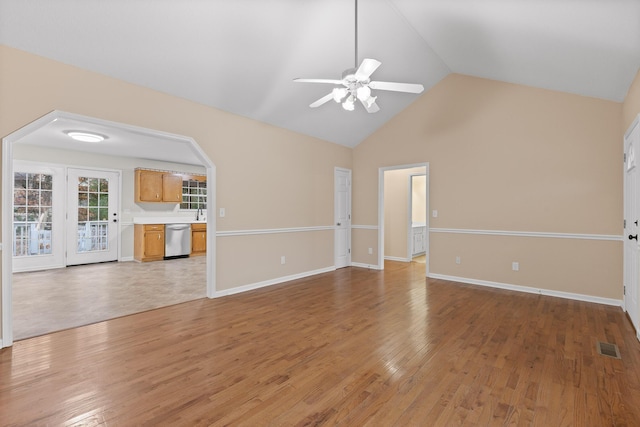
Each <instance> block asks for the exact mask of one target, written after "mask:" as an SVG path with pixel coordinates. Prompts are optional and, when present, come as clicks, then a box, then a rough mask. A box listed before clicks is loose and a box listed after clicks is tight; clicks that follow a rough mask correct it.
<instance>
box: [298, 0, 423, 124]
mask: <svg viewBox="0 0 640 427" xmlns="http://www.w3.org/2000/svg"><path fill="white" fill-rule="evenodd" d="M355 6H356V8H355V24H356V25H355V28H356V31H355V33H356V37H355V46H356V55H355V57H356V58H355V59H356V61H355V67H354V68H350V69H348V70H346V71H344V72H343V73H342V80H331V79H294V80H293V81H294V82H300V83H328V84H333V85H341V86H344V87H336V88H334V89H333V90H332V91H331V93H329V94H328V95H325V96H323V97H322V98H320V99H318V100H317V101H316V102H314V103H312V104H311V105H309V107H311V108H317V107H319V106H321V105H323V104H325V103H327V102H329V101H330V100H332V99H333V100H334V101H336V102H337V103H342V108H344V109H345V110H347V111H353V110H354V109H355V101H356V100H358V101H360V103H361V104H362V106H363V107H364V108H365V110H367V112H368V113H376V112H378V111H380V107H379V106H378V104H376V99H377V98H378V97H377V96H372V95H371V89H374V90H388V91H392V92H407V93H421V92H422V91H423V90H424V87H423V86H422V85H421V84H413V83H394V82H377V81H371V80H370V79H369V77H371V74H373V72H374V71H375V70H376V69H377V68H378V67H379V66H380V64H381V62H380V61H376V60H375V59H370V58H366V59H364V60H363V61H362V64H360V67H358V0H355ZM345 98H346V99H345Z"/></svg>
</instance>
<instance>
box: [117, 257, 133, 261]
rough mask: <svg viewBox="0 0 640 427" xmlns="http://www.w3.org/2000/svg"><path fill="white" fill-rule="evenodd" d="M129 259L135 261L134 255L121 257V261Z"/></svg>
mask: <svg viewBox="0 0 640 427" xmlns="http://www.w3.org/2000/svg"><path fill="white" fill-rule="evenodd" d="M129 261H134V259H133V257H132V256H126V257H122V258H120V262H129Z"/></svg>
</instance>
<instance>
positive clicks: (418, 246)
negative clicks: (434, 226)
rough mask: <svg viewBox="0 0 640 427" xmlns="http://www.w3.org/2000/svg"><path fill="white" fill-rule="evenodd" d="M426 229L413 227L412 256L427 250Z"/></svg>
mask: <svg viewBox="0 0 640 427" xmlns="http://www.w3.org/2000/svg"><path fill="white" fill-rule="evenodd" d="M426 240H427V239H426V227H413V251H412V252H411V255H412V256H416V255H418V254H421V253H424V252H426V250H427V242H426Z"/></svg>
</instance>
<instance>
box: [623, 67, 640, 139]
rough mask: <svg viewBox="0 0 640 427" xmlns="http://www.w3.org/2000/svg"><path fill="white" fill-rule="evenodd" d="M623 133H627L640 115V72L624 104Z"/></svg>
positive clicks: (639, 71)
mask: <svg viewBox="0 0 640 427" xmlns="http://www.w3.org/2000/svg"><path fill="white" fill-rule="evenodd" d="M622 112H623V120H622V129H623V130H622V132H623V133H624V132H626V131H627V129H628V128H629V126H631V123H632V122H633V120H634V119H635V118H636V117H637V116H638V114H640V70H638V73H637V74H636V78H635V79H634V80H633V82H632V83H631V87H629V91H628V92H627V96H626V98H625V99H624V103H623V104H622Z"/></svg>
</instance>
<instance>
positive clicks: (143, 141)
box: [2, 111, 215, 346]
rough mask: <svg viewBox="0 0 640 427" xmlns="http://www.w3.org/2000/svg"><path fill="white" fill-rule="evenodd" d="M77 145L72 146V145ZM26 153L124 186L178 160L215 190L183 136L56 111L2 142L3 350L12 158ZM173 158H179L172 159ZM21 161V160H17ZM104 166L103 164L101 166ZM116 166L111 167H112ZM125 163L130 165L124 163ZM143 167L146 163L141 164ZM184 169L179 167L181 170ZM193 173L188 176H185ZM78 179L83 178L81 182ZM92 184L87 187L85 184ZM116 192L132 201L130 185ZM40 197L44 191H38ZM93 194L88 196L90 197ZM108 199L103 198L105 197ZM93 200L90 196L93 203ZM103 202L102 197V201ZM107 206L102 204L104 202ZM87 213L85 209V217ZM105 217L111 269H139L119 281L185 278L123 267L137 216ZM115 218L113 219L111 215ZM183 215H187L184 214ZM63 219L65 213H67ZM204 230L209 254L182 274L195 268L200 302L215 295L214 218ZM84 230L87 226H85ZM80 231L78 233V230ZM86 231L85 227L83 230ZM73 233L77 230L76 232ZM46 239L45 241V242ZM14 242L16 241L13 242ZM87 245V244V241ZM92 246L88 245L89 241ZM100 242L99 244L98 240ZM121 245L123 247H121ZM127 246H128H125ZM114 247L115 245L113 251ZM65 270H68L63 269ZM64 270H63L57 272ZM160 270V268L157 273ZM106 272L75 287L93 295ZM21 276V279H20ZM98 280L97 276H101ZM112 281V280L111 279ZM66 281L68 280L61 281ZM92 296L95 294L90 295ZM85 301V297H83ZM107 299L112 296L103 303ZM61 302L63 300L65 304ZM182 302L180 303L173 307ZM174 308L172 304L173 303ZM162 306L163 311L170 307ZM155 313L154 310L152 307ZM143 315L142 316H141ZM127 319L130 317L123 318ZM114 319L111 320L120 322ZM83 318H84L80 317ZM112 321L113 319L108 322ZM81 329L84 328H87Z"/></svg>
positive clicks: (7, 324) (196, 150)
mask: <svg viewBox="0 0 640 427" xmlns="http://www.w3.org/2000/svg"><path fill="white" fill-rule="evenodd" d="M69 129H74V130H76V129H81V130H86V131H89V132H93V133H96V134H99V135H104V136H107V138H108V142H109V144H94V145H87V144H85V145H77V144H76V143H75V142H71V141H70V140H69V139H68V138H67V134H68V132H65V131H66V130H69ZM74 144H75V145H74ZM27 146H28V147H29V149H30V150H31V151H32V152H34V151H38V152H39V151H42V152H44V153H45V157H46V159H47V160H48V162H49V163H50V164H56V163H57V164H64V166H63V168H64V169H65V170H70V169H72V168H76V169H77V168H78V167H80V168H83V167H87V166H90V167H92V169H94V170H95V169H102V170H104V169H111V170H117V171H118V172H120V173H121V174H122V175H123V181H124V182H127V180H129V181H128V182H131V181H132V180H133V178H132V177H133V168H132V165H138V164H140V163H143V164H142V165H141V166H148V165H149V163H148V162H152V164H160V163H158V162H172V164H175V163H176V159H178V160H179V161H180V162H179V163H178V164H179V165H191V166H192V167H193V168H196V170H197V171H199V172H201V173H203V174H205V175H206V178H207V182H208V184H209V187H210V188H215V165H214V164H213V163H212V162H211V161H210V160H209V159H208V157H207V156H206V154H204V152H203V151H202V150H201V149H200V147H199V146H198V145H197V143H196V142H195V141H194V140H193V139H191V138H189V137H185V136H181V135H173V134H167V133H164V132H160V131H155V130H152V129H145V128H139V127H135V126H129V125H124V124H120V123H114V122H108V121H104V120H100V119H95V118H90V117H85V116H80V115H76V114H71V113H65V112H60V111H54V112H52V113H49V114H47V115H46V116H44V117H42V118H40V119H38V120H36V121H34V122H32V123H30V124H29V125H27V126H25V127H24V128H22V129H20V130H18V131H16V132H14V133H13V134H11V135H9V136H7V137H5V138H4V139H3V203H2V206H3V208H2V219H3V230H2V231H3V235H4V236H8V237H7V238H5V242H6V243H5V248H6V250H4V251H3V257H2V329H3V340H2V345H3V346H9V345H11V344H12V342H13V340H14V333H13V332H14V330H13V326H14V323H13V321H14V313H13V307H14V298H13V296H14V293H15V292H14V288H13V285H14V274H13V255H14V253H13V252H14V251H12V250H11V248H9V247H8V246H10V245H12V243H11V240H12V239H11V238H10V237H9V236H13V235H14V228H15V227H14V222H15V221H14V215H15V211H14V209H13V205H14V202H15V200H14V191H13V190H14V189H13V182H14V178H15V177H14V172H15V171H14V167H13V166H14V165H13V163H14V160H15V159H16V156H15V154H17V153H20V152H21V150H22V151H24V148H25V147H27ZM176 153H180V154H179V155H176ZM56 155H57V156H62V157H63V158H64V161H56V160H55V156H56ZM18 157H20V155H18ZM88 158H101V159H103V160H104V159H111V161H112V164H111V165H107V166H106V167H105V165H104V164H103V163H101V164H99V165H97V166H98V167H97V168H96V167H95V166H96V165H95V164H91V161H86V162H85V161H84V160H82V159H85V160H86V159H88ZM105 161H106V160H105ZM113 162H115V163H113ZM127 162H128V163H127ZM145 162H147V163H145ZM154 162H155V163H154ZM180 168H182V166H180ZM189 172H192V171H189ZM81 178H82V177H81ZM96 182H97V184H98V185H100V181H99V180H98V181H96ZM89 183H90V181H89ZM117 187H119V188H117V190H119V192H120V194H121V197H119V198H120V199H121V200H125V199H126V200H127V201H133V188H130V187H131V186H130V185H123V184H118V185H117ZM41 192H43V191H41ZM88 193H91V192H88ZM105 194H106V192H105ZM91 195H92V194H88V196H89V197H91ZM96 195H97V198H98V200H99V199H100V197H101V195H102V193H100V191H98V192H96ZM102 197H103V198H105V197H104V195H102ZM105 201H106V198H105ZM208 207H209V209H210V211H211V212H213V211H214V210H215V193H214V192H211V193H210V197H209V200H208ZM153 209H158V208H157V207H152V208H151V210H153ZM176 209H177V208H176ZM90 210H91V208H90V207H89V211H90ZM95 210H96V213H97V215H98V218H99V215H100V205H99V202H98V206H97V207H96V209H95ZM105 212H106V213H107V217H108V220H109V222H110V223H113V224H115V225H116V228H115V230H116V231H115V232H116V233H117V235H118V237H120V239H119V242H118V243H116V244H115V247H116V253H117V261H120V262H116V263H112V264H113V265H117V266H118V267H127V268H129V267H140V268H139V269H137V270H135V271H133V272H131V271H130V272H124V273H123V275H122V277H125V278H128V280H130V281H134V282H136V283H137V284H138V285H140V284H143V282H144V281H145V280H146V281H150V282H154V276H153V275H154V274H157V273H160V274H164V275H165V276H167V275H169V276H170V275H171V274H173V275H174V277H173V278H170V279H169V281H170V282H172V283H176V282H178V281H179V280H180V278H181V277H184V276H185V274H184V271H183V272H182V274H179V273H178V274H177V275H176V273H175V271H176V269H175V268H174V267H175V264H172V265H171V266H169V263H167V264H166V265H162V266H160V265H155V266H153V265H152V263H146V264H145V265H138V263H133V262H131V263H128V262H122V261H129V260H132V259H133V256H132V255H133V248H132V247H131V246H132V240H133V222H132V221H133V217H134V216H135V215H136V214H137V213H136V212H133V211H132V210H131V209H127V208H126V206H125V207H124V208H123V205H122V204H120V205H119V207H118V208H117V210H116V211H114V212H109V211H105ZM114 213H115V214H116V215H115V216H114V215H113V214H114ZM152 213H154V214H159V212H152ZM185 215H190V214H189V213H186V214H185ZM65 216H66V213H65ZM205 223H206V226H207V231H208V232H207V233H206V237H205V238H206V247H207V252H206V256H205V257H198V258H199V259H194V260H193V262H192V264H191V265H190V266H187V267H183V268H186V269H187V270H188V271H193V269H194V268H198V269H200V270H201V272H200V277H201V278H200V279H199V283H200V284H199V285H198V286H199V289H200V290H199V295H200V296H201V297H204V296H208V297H213V296H214V295H215V274H214V271H215V256H214V251H215V217H214V216H213V215H211V216H207V219H206V221H205ZM84 225H86V224H84ZM78 228H80V227H78ZM85 228H86V227H85ZM74 231H75V230H74ZM45 237H46V236H45ZM13 240H15V239H13ZM85 240H86V239H85ZM89 240H90V239H89ZM89 240H87V241H86V242H85V241H83V242H80V243H83V244H85V245H86V244H87V242H88V244H93V243H92V241H89ZM98 240H99V239H98ZM123 242H125V243H124V244H123ZM126 242H128V243H126ZM96 244H98V245H99V244H101V243H100V241H96ZM111 246H112V247H113V244H112V245H111ZM68 249H69V247H68V244H66V246H65V251H68ZM65 265H66V264H65ZM95 266H96V268H98V269H101V270H105V268H106V267H105V266H108V264H95ZM60 267H64V265H62V266H60ZM85 267H86V266H80V267H72V268H71V269H76V270H75V272H79V271H80V270H83V269H85ZM161 267H162V268H161ZM142 268H144V269H146V270H145V271H144V272H142V271H140V269H142ZM71 269H66V268H58V269H55V270H48V271H46V272H44V273H48V274H51V275H53V274H54V273H55V274H59V273H60V272H62V271H64V270H71ZM110 272H111V270H110V271H109V272H105V271H102V272H93V271H90V272H84V271H83V272H82V273H80V274H79V276H80V278H79V279H78V282H82V284H83V285H88V286H85V287H84V288H83V289H84V290H87V289H91V284H94V283H98V282H97V278H98V277H100V278H105V277H107V276H108V275H109V274H110ZM20 274H22V273H20ZM99 275H100V276H99ZM112 279H113V278H112ZM55 280H56V279H54V278H51V277H49V278H47V277H45V278H44V279H42V280H41V282H43V283H47V282H51V281H55ZM62 280H66V276H65V278H64V279H62ZM116 282H117V283H118V284H123V283H124V284H125V285H126V283H127V282H126V280H125V281H123V280H119V279H114V280H111V283H116ZM91 290H95V289H91ZM83 295H84V294H83ZM131 297H134V295H133V294H131V295H129V298H131ZM106 298H107V299H109V298H110V296H107V297H106ZM91 299H92V297H91V296H89V297H88V298H87V300H86V305H88V306H89V307H90V305H91V304H90V301H91ZM63 302H64V298H63ZM177 302H180V301H177ZM173 303H176V302H173ZM170 304H171V301H169V303H166V304H164V305H170ZM152 308H156V307H152ZM140 311H143V310H140ZM123 314H130V313H123ZM123 314H117V315H116V316H113V317H118V315H123ZM79 317H83V316H79ZM107 318H112V317H107ZM100 320H106V318H105V319H89V320H88V321H87V322H86V323H93V322H95V321H100ZM86 323H85V324H86ZM71 326H79V325H71Z"/></svg>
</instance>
